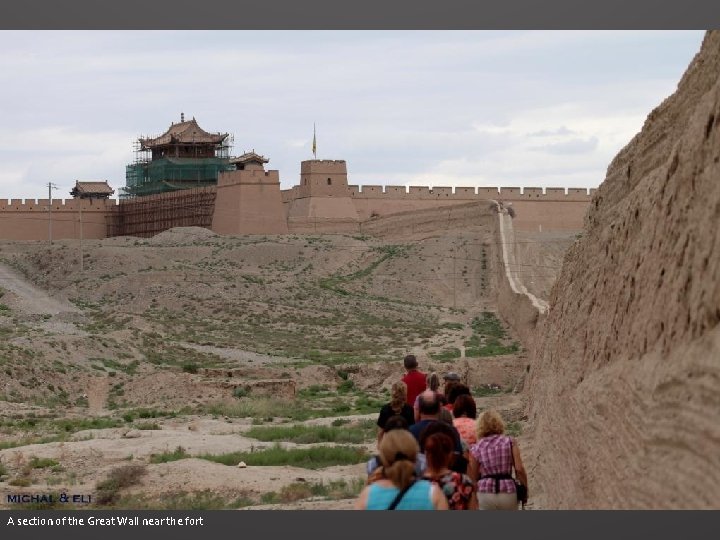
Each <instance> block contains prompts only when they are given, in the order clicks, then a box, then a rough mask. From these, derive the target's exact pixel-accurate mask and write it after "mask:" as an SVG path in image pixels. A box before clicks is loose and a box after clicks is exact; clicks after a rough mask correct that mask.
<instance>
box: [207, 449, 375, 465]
mask: <svg viewBox="0 0 720 540" xmlns="http://www.w3.org/2000/svg"><path fill="white" fill-rule="evenodd" d="M197 457H199V458H202V459H207V460H209V461H214V462H216V463H222V464H223V465H229V466H232V467H234V466H236V465H237V464H238V463H240V462H241V461H244V462H245V463H246V464H247V465H249V466H259V467H266V466H273V465H289V466H293V467H303V468H305V469H323V468H325V467H330V466H333V465H354V464H356V463H363V462H365V461H367V460H368V458H369V457H370V455H369V454H368V453H367V452H366V451H365V449H363V448H356V447H352V446H315V447H312V448H291V449H286V448H282V447H281V446H280V445H276V446H274V447H272V448H268V449H265V450H260V451H259V452H233V453H231V454H220V455H212V454H205V455H201V456H197Z"/></svg>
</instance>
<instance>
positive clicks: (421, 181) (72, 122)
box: [0, 31, 703, 198]
mask: <svg viewBox="0 0 720 540" xmlns="http://www.w3.org/2000/svg"><path fill="white" fill-rule="evenodd" d="M702 37H703V32H699V31H669V32H667V31H642V32H626V31H612V32H596V31H595V32H592V31H591V32H584V31H559V32H539V31H532V32H504V31H503V32H501V31H492V32H485V31H483V32H480V31H477V32H449V31H434V32H421V31H412V32H390V31H375V32H364V31H363V32H360V31H353V32H350V31H333V32H329V31H325V32H311V31H293V32H271V31H257V32H250V31H237V32H236V31H214V32H200V31H191V32H185V31H183V32H180V31H160V32H127V31H111V32H108V31H92V32H88V31H86V32H70V31H64V32H49V31H42V32H26V31H4V32H0V51H2V52H0V81H1V84H0V102H1V103H2V104H3V105H2V107H1V108H0V110H1V111H2V118H1V119H0V198H11V197H14V198H26V197H27V198H33V197H47V187H46V186H47V182H48V181H52V182H54V183H55V184H56V185H57V186H58V187H59V189H58V191H57V192H56V193H54V196H55V197H58V198H68V197H69V194H68V191H69V190H70V188H71V187H72V186H73V185H74V183H75V180H78V179H79V180H88V179H106V180H108V181H109V182H110V185H111V186H113V187H114V188H116V189H117V188H119V187H122V186H123V185H125V165H126V164H127V163H130V162H131V161H132V160H133V158H134V153H133V141H135V140H136V139H137V138H138V137H139V136H140V135H159V134H161V133H163V132H164V131H165V130H166V129H167V128H168V127H169V126H170V123H171V122H173V121H175V122H178V121H179V120H180V113H181V112H184V113H185V116H186V119H189V118H191V117H193V116H194V117H195V118H196V119H197V121H198V123H199V124H200V126H201V127H202V128H203V129H205V130H207V131H211V132H229V133H231V134H233V135H234V147H233V154H235V155H239V154H241V153H243V152H244V151H247V150H253V149H254V150H255V151H256V152H258V153H261V154H263V155H265V156H266V157H268V158H270V163H269V165H268V168H271V169H278V170H279V171H280V178H281V179H282V187H283V188H284V189H285V188H289V187H290V186H292V185H294V184H296V183H297V181H298V177H299V171H300V161H302V160H304V159H312V150H311V146H312V130H313V122H315V123H316V124H317V141H318V158H321V159H344V160H346V161H347V163H348V174H349V181H350V183H351V184H403V185H431V186H433V185H434V186H447V185H478V186H498V185H503V186H542V187H553V186H558V187H595V186H598V185H599V184H600V183H601V182H602V180H603V178H604V176H605V171H606V168H607V165H608V164H609V162H610V160H611V159H612V158H613V156H614V155H615V154H616V153H617V151H618V150H619V149H620V148H622V147H623V146H624V145H625V144H626V143H627V142H628V141H629V140H630V139H631V138H632V137H633V135H635V134H636V133H637V132H638V131H639V130H640V128H641V127H642V124H643V122H644V120H645V118H646V117H647V115H648V113H649V112H650V111H651V110H652V109H653V108H654V107H656V106H657V105H658V104H660V102H661V101H662V100H663V99H664V98H666V97H667V96H669V95H670V94H671V93H672V92H673V91H674V90H675V88H676V86H677V83H678V81H679V80H680V77H681V76H682V74H683V73H684V71H685V69H686V67H687V65H688V63H689V62H690V60H691V59H692V58H693V56H694V55H695V53H697V51H698V50H699V48H700V44H701V42H702Z"/></svg>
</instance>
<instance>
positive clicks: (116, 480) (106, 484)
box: [95, 465, 147, 506]
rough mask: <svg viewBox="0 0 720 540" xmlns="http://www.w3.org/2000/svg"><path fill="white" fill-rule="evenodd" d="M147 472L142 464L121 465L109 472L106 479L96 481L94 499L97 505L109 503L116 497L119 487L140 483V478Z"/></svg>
mask: <svg viewBox="0 0 720 540" xmlns="http://www.w3.org/2000/svg"><path fill="white" fill-rule="evenodd" d="M146 472H147V469H146V468H145V466H144V465H123V466H122V467H118V468H117V469H113V470H112V471H111V472H110V475H109V476H108V478H107V480H104V481H102V482H100V483H98V484H97V485H96V486H95V488H96V489H97V495H96V496H95V500H96V502H97V504H99V505H103V506H105V505H110V504H113V503H114V502H115V501H116V500H117V499H118V494H119V492H120V490H121V489H124V488H127V487H130V486H134V485H136V484H138V483H140V478H141V477H142V476H143V475H144V474H145V473H146Z"/></svg>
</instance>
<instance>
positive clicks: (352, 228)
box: [0, 160, 595, 240]
mask: <svg viewBox="0 0 720 540" xmlns="http://www.w3.org/2000/svg"><path fill="white" fill-rule="evenodd" d="M190 191H192V192H193V193H194V192H195V191H197V192H198V193H197V194H196V195H197V196H194V197H190V198H188V196H189V195H190ZM200 191H202V193H200ZM200 191H198V190H186V191H185V192H170V193H163V194H159V195H150V196H146V197H137V198H134V199H130V200H126V201H125V200H124V201H120V202H119V203H118V201H116V200H111V199H69V200H61V199H54V200H53V201H52V212H51V213H50V214H49V213H48V200H47V199H37V200H36V199H28V200H22V199H12V200H2V199H0V238H2V239H9V240H46V239H48V235H49V224H48V218H49V217H50V216H51V217H52V229H53V230H52V235H53V238H55V239H62V238H75V239H77V238H80V235H81V234H82V235H83V237H85V238H105V237H107V236H112V235H117V234H139V235H141V236H147V235H149V234H157V232H161V231H162V230H165V229H167V228H170V227H176V226H188V225H195V226H202V227H208V228H210V229H212V230H213V231H214V232H216V233H218V234H227V235H239V234H285V233H288V232H292V233H301V234H302V233H350V232H358V231H361V230H363V228H364V229H365V230H367V231H368V232H369V231H370V230H372V228H373V227H372V226H371V225H370V224H369V223H370V222H371V221H372V220H374V219H377V218H380V217H387V216H391V215H394V214H402V213H407V212H423V211H429V210H433V209H437V208H444V207H451V206H457V205H463V204H467V203H472V202H481V201H502V202H503V203H504V204H505V206H506V207H512V209H513V214H514V219H513V224H514V227H515V229H516V230H519V231H532V232H542V231H567V230H570V231H572V230H580V229H581V228H582V226H583V220H584V216H585V212H586V210H587V209H588V207H589V205H590V202H591V200H592V196H593V194H594V192H595V190H594V189H591V190H587V189H568V190H566V189H564V188H547V189H545V190H543V189H541V188H521V187H499V188H495V187H456V188H452V187H446V186H438V187H429V186H410V187H405V186H382V185H365V186H360V185H348V184H347V164H346V163H345V161H342V160H309V161H303V162H302V163H301V167H300V184H299V185H296V186H293V187H292V188H291V189H287V190H282V191H281V190H280V176H279V173H278V171H265V170H264V169H263V168H262V167H261V166H258V167H249V168H248V169H244V170H235V171H226V172H222V173H221V174H220V175H219V178H218V184H217V186H213V187H209V188H203V189H202V190H200ZM206 191H207V193H205V192H206ZM210 192H212V194H213V196H212V197H210V196H209V195H210ZM206 195H207V196H206ZM156 199H157V201H156ZM196 199H197V200H196ZM160 200H162V202H160ZM186 207H187V208H186ZM81 214H82V216H81ZM81 217H82V231H81V226H80V221H81Z"/></svg>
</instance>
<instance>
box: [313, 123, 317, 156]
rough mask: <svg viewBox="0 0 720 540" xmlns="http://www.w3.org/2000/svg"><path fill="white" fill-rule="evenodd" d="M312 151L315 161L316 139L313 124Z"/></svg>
mask: <svg viewBox="0 0 720 540" xmlns="http://www.w3.org/2000/svg"><path fill="white" fill-rule="evenodd" d="M312 151H313V157H314V158H315V159H317V137H316V133H315V122H313V146H312Z"/></svg>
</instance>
